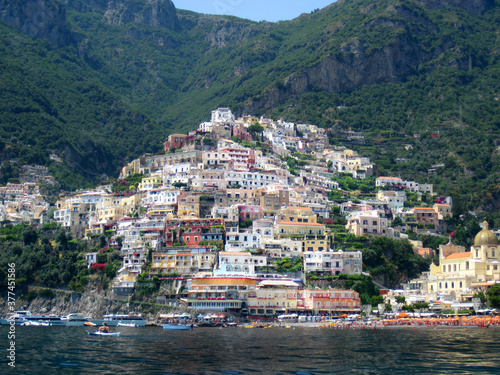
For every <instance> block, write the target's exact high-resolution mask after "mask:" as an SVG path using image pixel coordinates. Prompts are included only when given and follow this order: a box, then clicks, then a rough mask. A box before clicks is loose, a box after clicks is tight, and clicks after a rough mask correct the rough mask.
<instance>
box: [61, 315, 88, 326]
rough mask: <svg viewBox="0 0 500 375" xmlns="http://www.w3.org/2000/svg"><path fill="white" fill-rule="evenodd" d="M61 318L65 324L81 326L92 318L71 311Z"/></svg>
mask: <svg viewBox="0 0 500 375" xmlns="http://www.w3.org/2000/svg"><path fill="white" fill-rule="evenodd" d="M61 320H62V321H64V322H65V324H66V325H67V326H83V325H85V322H89V321H92V318H91V317H89V316H83V315H82V314H78V313H71V314H68V315H66V316H63V317H62V318H61Z"/></svg>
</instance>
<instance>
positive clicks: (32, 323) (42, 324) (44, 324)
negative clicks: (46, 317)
mask: <svg viewBox="0 0 500 375" xmlns="http://www.w3.org/2000/svg"><path fill="white" fill-rule="evenodd" d="M21 325H22V326H34V327H49V326H51V325H52V324H51V323H49V322H42V321H40V322H35V321H29V320H27V321H25V322H24V323H21Z"/></svg>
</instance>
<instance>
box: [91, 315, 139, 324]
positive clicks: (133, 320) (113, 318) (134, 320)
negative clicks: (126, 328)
mask: <svg viewBox="0 0 500 375" xmlns="http://www.w3.org/2000/svg"><path fill="white" fill-rule="evenodd" d="M94 322H95V323H97V324H98V325H100V324H99V323H98V322H97V321H95V320H94ZM100 323H101V324H102V323H106V325H108V326H110V327H117V326H118V323H122V324H134V325H135V326H137V327H145V326H146V321H145V320H144V318H143V317H142V316H141V315H133V314H128V315H125V314H108V315H104V319H103V320H102V321H101V322H100Z"/></svg>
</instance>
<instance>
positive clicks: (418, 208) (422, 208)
mask: <svg viewBox="0 0 500 375" xmlns="http://www.w3.org/2000/svg"><path fill="white" fill-rule="evenodd" d="M413 209H414V210H431V211H434V208H432V207H413Z"/></svg>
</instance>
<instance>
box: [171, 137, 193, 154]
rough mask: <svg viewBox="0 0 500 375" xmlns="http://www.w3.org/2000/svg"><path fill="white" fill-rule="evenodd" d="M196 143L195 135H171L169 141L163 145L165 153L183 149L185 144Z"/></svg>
mask: <svg viewBox="0 0 500 375" xmlns="http://www.w3.org/2000/svg"><path fill="white" fill-rule="evenodd" d="M192 141H194V136H193V135H186V134H170V135H169V136H168V140H167V141H166V142H165V143H163V146H164V150H165V152H167V151H169V150H170V149H172V148H182V147H183V146H184V145H185V144H188V143H190V142H192Z"/></svg>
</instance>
